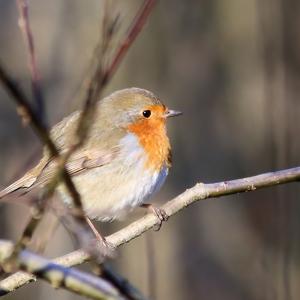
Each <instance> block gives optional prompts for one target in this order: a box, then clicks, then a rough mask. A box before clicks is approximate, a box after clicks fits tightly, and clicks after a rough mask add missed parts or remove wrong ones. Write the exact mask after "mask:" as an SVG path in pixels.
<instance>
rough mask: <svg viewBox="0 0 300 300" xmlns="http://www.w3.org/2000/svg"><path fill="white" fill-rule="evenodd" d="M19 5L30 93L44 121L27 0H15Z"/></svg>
mask: <svg viewBox="0 0 300 300" xmlns="http://www.w3.org/2000/svg"><path fill="white" fill-rule="evenodd" d="M17 3H18V7H19V14H20V19H19V26H20V29H21V31H22V33H23V36H24V40H25V43H26V44H27V49H28V58H29V59H28V67H29V70H30V75H31V87H32V94H33V97H34V100H35V103H36V112H37V115H38V116H39V119H40V122H43V121H44V122H45V111H44V107H45V103H44V99H43V94H42V90H41V86H40V76H39V72H38V68H37V62H36V55H35V49H34V41H33V35H32V31H31V28H30V24H29V7H28V0H17Z"/></svg>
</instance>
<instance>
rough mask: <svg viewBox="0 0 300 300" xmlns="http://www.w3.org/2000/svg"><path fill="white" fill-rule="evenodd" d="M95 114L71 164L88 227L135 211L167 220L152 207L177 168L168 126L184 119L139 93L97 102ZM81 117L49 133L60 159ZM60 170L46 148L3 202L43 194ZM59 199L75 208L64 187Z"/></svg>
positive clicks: (114, 95)
mask: <svg viewBox="0 0 300 300" xmlns="http://www.w3.org/2000/svg"><path fill="white" fill-rule="evenodd" d="M95 110H96V111H95V118H94V119H93V121H92V124H91V126H90V129H89V131H88V134H87V137H86V139H85V141H84V143H83V145H82V146H81V147H80V148H79V149H77V150H76V151H74V153H72V154H71V156H70V158H69V159H68V161H67V163H66V169H67V170H68V172H69V174H70V175H71V176H72V180H73V182H74V184H75V187H76V189H77V190H78V192H79V194H80V196H81V201H82V205H83V210H84V213H85V215H86V217H87V220H88V222H89V225H90V226H92V229H93V230H94V229H95V228H93V225H92V223H91V221H90V220H96V221H101V222H110V221H113V220H116V219H122V218H124V216H126V215H127V214H128V213H129V212H130V211H132V210H133V209H134V208H136V207H146V208H148V209H150V210H151V211H152V212H153V213H154V214H155V215H156V216H157V217H158V218H159V220H161V221H162V220H165V219H166V218H167V216H166V213H165V212H164V211H163V210H162V209H160V208H158V207H155V206H154V205H152V204H149V203H147V201H148V199H149V198H150V196H152V195H153V194H155V193H156V192H157V191H158V190H159V189H160V188H161V186H162V185H163V184H164V182H165V179H166V177H167V175H168V173H169V169H170V167H171V165H172V152H171V146H170V141H169V138H168V135H167V129H166V120H167V119H168V118H170V117H175V116H178V115H181V114H182V113H181V112H179V111H175V110H171V109H168V107H167V106H165V105H164V104H163V103H162V102H161V100H160V99H159V98H158V97H157V96H156V95H155V94H153V93H152V92H150V91H148V90H145V89H141V88H136V87H133V88H127V89H122V90H118V91H116V92H114V93H112V94H110V95H109V96H107V97H105V98H103V99H102V100H100V101H98V102H97V104H96V107H95ZM81 113H82V111H76V112H74V113H72V114H71V115H69V116H68V117H66V118H64V119H63V120H62V121H61V122H59V123H57V124H56V125H54V126H53V128H52V129H51V130H50V137H51V138H52V140H53V141H54V143H55V145H56V146H57V148H58V149H59V152H60V153H61V154H63V153H65V152H66V151H68V149H70V147H72V144H73V143H74V136H75V134H76V129H77V126H78V123H79V119H80V116H81ZM56 166H57V161H56V160H54V159H53V157H52V156H51V155H50V153H49V151H48V150H47V149H46V148H45V149H44V151H43V156H42V159H41V160H40V162H39V163H38V164H37V165H36V166H35V167H33V168H32V169H31V170H29V171H28V172H27V173H26V174H25V175H24V176H23V177H21V178H20V179H19V180H17V181H16V182H14V183H12V184H11V185H9V186H8V187H6V188H5V189H3V190H2V191H0V199H1V198H4V197H6V196H8V195H12V194H14V193H16V192H18V193H20V194H21V195H24V194H27V193H29V192H33V191H43V188H44V187H45V185H46V184H47V183H48V182H49V181H50V180H51V177H52V176H53V174H54V173H55V170H56ZM57 194H58V196H59V197H60V198H61V199H62V200H63V202H64V203H65V204H66V205H71V204H72V199H71V197H70V195H69V193H68V191H67V190H66V187H65V186H64V185H63V184H59V185H58V187H57ZM18 195H19V194H18ZM95 234H96V235H97V232H95ZM98 238H99V236H98Z"/></svg>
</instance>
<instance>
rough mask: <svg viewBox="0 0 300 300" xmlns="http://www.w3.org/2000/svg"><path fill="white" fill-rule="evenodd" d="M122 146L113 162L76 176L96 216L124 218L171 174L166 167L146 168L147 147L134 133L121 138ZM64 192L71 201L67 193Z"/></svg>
mask: <svg viewBox="0 0 300 300" xmlns="http://www.w3.org/2000/svg"><path fill="white" fill-rule="evenodd" d="M121 149H123V151H122V152H121V153H120V155H119V157H118V158H116V159H115V161H113V162H112V163H110V164H108V165H105V166H103V167H100V168H95V169H91V170H89V171H88V172H86V173H84V174H81V175H78V176H75V177H74V183H75V185H76V187H77V189H78V191H79V192H80V194H81V197H82V203H83V207H84V210H85V212H86V214H87V215H88V216H89V217H90V218H92V219H97V220H100V221H112V220H114V219H119V218H122V217H123V216H124V215H126V214H127V213H128V212H129V211H131V210H132V209H133V208H135V207H137V206H139V205H141V204H142V203H144V202H145V201H146V200H147V199H148V198H149V197H150V196H151V195H152V194H153V193H155V192H156V191H158V190H159V189H160V187H161V186H162V184H163V183H164V181H165V179H166V176H167V175H168V168H167V167H166V166H164V167H163V168H162V169H161V170H160V171H158V172H153V170H146V169H145V162H146V157H145V153H144V152H143V151H144V150H143V148H141V147H140V145H139V143H138V140H137V138H136V137H135V136H134V135H133V134H128V135H126V137H125V138H123V139H122V140H121ZM86 182H89V185H88V186H87V184H85V183H86ZM62 194H63V197H64V199H65V200H67V202H69V200H70V199H66V193H62Z"/></svg>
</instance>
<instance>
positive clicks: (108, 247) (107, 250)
mask: <svg viewBox="0 0 300 300" xmlns="http://www.w3.org/2000/svg"><path fill="white" fill-rule="evenodd" d="M86 222H87V224H88V225H89V226H90V228H91V230H92V231H93V233H94V235H95V237H96V240H97V242H98V243H99V244H100V247H101V249H103V248H104V249H103V255H104V256H106V257H114V253H113V252H114V250H115V247H114V246H113V245H112V244H110V243H109V242H108V241H107V240H106V239H105V237H104V236H102V235H101V233H100V232H99V231H98V230H97V229H96V227H95V226H94V224H93V223H92V221H91V220H90V219H89V218H88V217H86ZM102 246H103V247H102Z"/></svg>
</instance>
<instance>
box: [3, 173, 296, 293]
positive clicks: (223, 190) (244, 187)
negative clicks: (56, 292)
mask: <svg viewBox="0 0 300 300" xmlns="http://www.w3.org/2000/svg"><path fill="white" fill-rule="evenodd" d="M299 180H300V167H296V168H291V169H286V170H281V171H276V172H269V173H265V174H261V175H257V176H252V177H247V178H242V179H236V180H230V181H223V182H217V183H210V184H204V183H198V184H196V185H195V186H194V187H192V188H190V189H188V190H186V191H185V192H183V193H182V194H180V195H178V196H177V197H175V198H174V199H172V200H170V201H168V202H167V203H166V204H165V205H164V206H163V207H162V208H163V209H164V210H165V211H166V213H167V214H168V215H169V216H173V215H175V214H176V213H178V212H179V211H181V210H182V209H184V208H185V207H187V206H189V205H191V204H193V203H195V202H196V201H198V200H206V199H209V198H215V197H222V196H226V195H231V194H237V193H243V192H251V191H255V190H257V189H261V188H266V187H269V186H275V185H279V184H285V183H289V182H295V181H299ZM158 222H159V221H158V220H157V218H156V217H155V216H154V215H153V214H148V215H146V216H145V217H143V218H141V219H139V220H137V221H135V222H133V223H131V224H130V225H128V226H126V227H125V228H123V229H121V230H119V231H118V232H116V233H114V234H112V235H110V236H108V237H107V241H108V242H109V243H110V244H111V245H113V246H114V247H119V246H121V245H123V244H125V243H128V242H130V241H131V240H132V239H135V238H137V237H139V236H140V235H141V234H143V233H144V232H146V231H147V230H150V229H151V228H153V227H155V226H157V224H158ZM89 259H90V257H89V255H88V254H87V253H86V252H85V251H84V250H82V249H80V250H76V251H73V252H71V253H69V254H66V255H64V256H62V257H59V258H57V259H56V260H55V262H56V263H58V264H62V265H64V266H75V265H79V264H82V263H84V262H85V261H87V260H89ZM32 280H33V277H32V276H30V275H28V274H24V273H22V272H17V273H15V274H13V275H11V276H10V277H8V278H6V279H4V280H2V281H1V287H2V288H4V289H5V290H7V291H13V290H15V289H17V288H19V287H21V286H22V285H24V284H26V283H28V282H30V281H32Z"/></svg>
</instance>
